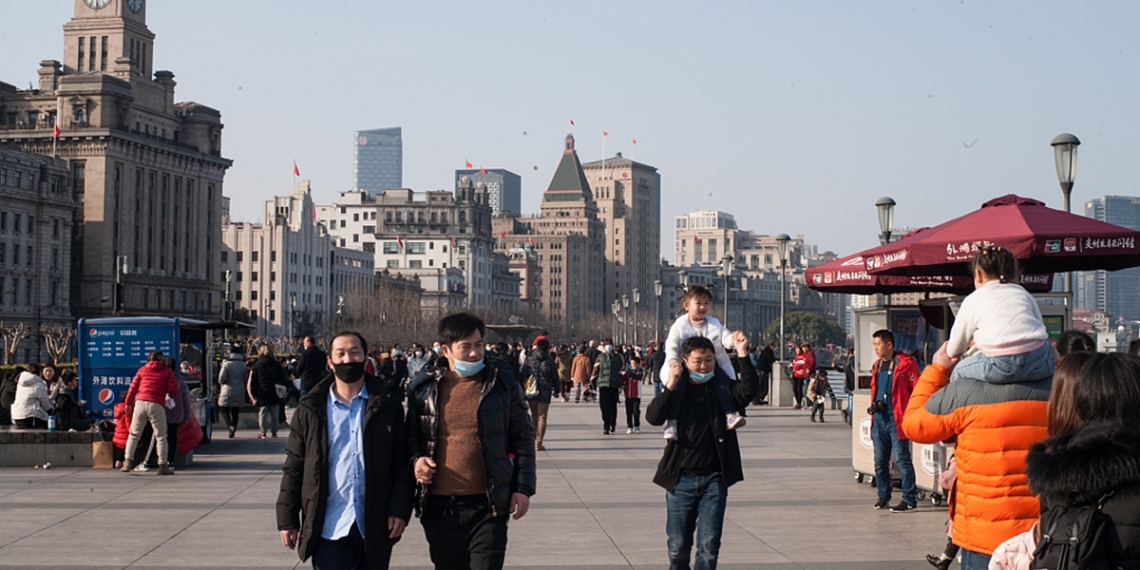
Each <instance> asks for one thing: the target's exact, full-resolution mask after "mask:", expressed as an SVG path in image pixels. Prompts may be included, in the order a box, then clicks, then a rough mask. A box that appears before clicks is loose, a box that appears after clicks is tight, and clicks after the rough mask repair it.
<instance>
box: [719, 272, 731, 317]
mask: <svg viewBox="0 0 1140 570" xmlns="http://www.w3.org/2000/svg"><path fill="white" fill-rule="evenodd" d="M720 269H721V273H723V274H724V321H723V322H721V325H723V326H724V328H725V330H728V278H729V276H730V275H732V256H731V255H726V256H724V257H723V258H721V260H720Z"/></svg>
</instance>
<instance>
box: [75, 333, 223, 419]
mask: <svg viewBox="0 0 1140 570" xmlns="http://www.w3.org/2000/svg"><path fill="white" fill-rule="evenodd" d="M207 327H208V325H207V323H205V322H202V321H197V320H193V319H181V318H178V317H174V318H166V317H119V318H107V319H80V320H79V328H78V331H79V365H78V368H79V369H78V374H79V390H80V397H81V398H83V399H86V400H87V402H88V405H89V406H90V407H91V410H92V411H94V412H95V413H96V414H98V415H99V416H100V417H101V418H104V419H110V418H113V417H114V413H115V412H114V409H115V404H118V403H119V402H120V401H122V395H123V394H125V393H126V391H127V389H128V388H130V385H131V380H133V379H134V377H135V373H136V372H138V369H139V368H140V367H142V365H143V364H146V359H147V356H148V355H150V353H152V352H154V351H156V350H158V351H161V352H162V354H164V355H166V356H168V357H171V358H174V360H175V362H176V363H181V362H182V361H183V360H189V361H191V364H193V365H194V366H195V367H196V368H200V367H201V366H202V364H203V363H202V362H198V361H200V360H202V359H203V358H204V354H205V351H204V344H205V341H206V330H204V329H205V328H207ZM191 383H192V384H197V383H199V382H197V381H192V382H191ZM205 384H206V385H207V386H208V383H205ZM191 388H194V386H193V385H192V386H191ZM208 402H209V399H208V398H207V399H205V400H204V402H203V404H205V405H202V406H199V405H196V406H195V413H196V414H197V415H199V416H201V417H199V418H198V420H199V422H200V423H202V425H203V430H204V431H206V430H209V428H208V427H206V426H209V425H210V422H209V418H210V410H209V409H208ZM196 404H197V402H196ZM207 434H208V431H207ZM207 441H208V436H207Z"/></svg>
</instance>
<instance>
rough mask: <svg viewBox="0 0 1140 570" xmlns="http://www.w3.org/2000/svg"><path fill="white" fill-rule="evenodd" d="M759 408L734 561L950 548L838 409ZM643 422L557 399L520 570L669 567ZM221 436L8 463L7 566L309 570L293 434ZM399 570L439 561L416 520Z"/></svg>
mask: <svg viewBox="0 0 1140 570" xmlns="http://www.w3.org/2000/svg"><path fill="white" fill-rule="evenodd" d="M647 403H648V402H643V404H647ZM622 410H624V405H623V406H622V407H620V408H619V412H620V413H619V415H623V414H624V412H623V411H622ZM749 411H750V412H751V415H750V417H749V418H748V425H747V426H745V427H744V428H743V429H742V434H741V448H742V449H741V451H742V454H743V460H744V473H745V480H744V481H742V482H741V483H738V484H736V485H734V486H733V487H731V489H730V491H729V500H728V511H727V515H726V520H725V529H724V539H723V543H722V547H721V555H720V567H721V568H724V569H727V570H743V569H760V570H784V569H817V570H825V569H826V570H830V569H841V568H842V569H868V570H869V569H876V570H885V569H893V568H900V569H902V568H907V569H925V568H929V567H930V566H929V565H928V564H927V563H926V562H925V560H924V559H923V557H924V555H925V554H927V553H937V552H940V551H941V550H942V547H943V546H944V545H945V540H946V539H945V534H944V531H945V521H946V509H945V507H941V508H936V507H934V506H933V505H931V504H930V502H929V501H927V502H923V503H920V504H919V509H918V512H913V513H906V514H892V513H890V512H888V511H876V510H874V509H872V508H871V505H872V504H873V503H874V502H875V491H874V489H873V488H872V487H871V486H870V485H867V484H858V483H856V482H855V480H854V477H853V473H852V470H851V452H850V449H851V443H850V441H851V439H850V428H848V427H847V426H846V425H844V424H843V423H842V422H841V421H840V419H841V418H840V417H839V414H838V412H834V411H830V410H829V411H828V417H829V421H828V423H826V424H813V423H810V422H809V421H808V418H807V415H806V413H803V412H799V411H792V410H790V409H769V408H766V407H762V408H755V407H753V408H750V409H749ZM623 417H624V415H623ZM621 425H624V421H623V420H620V419H619V426H621ZM642 430H643V433H642V434H641V435H625V433H624V427H622V428H621V431H620V432H619V433H618V434H617V435H611V436H603V435H602V432H601V421H600V414H599V412H598V408H597V405H596V404H573V403H569V404H564V403H555V404H553V405H552V406H551V409H550V427H549V428H548V431H547V438H546V439H547V441H546V447H547V451H545V452H540V453H539V459H538V495H536V496H535V497H534V498H533V501H532V503H531V509H530V513H529V514H527V516H526V517H524V518H523V519H521V520H519V521H514V522H513V523H512V524H511V531H510V542H509V545H508V549H507V550H508V551H507V567H508V568H542V569H544V570H556V569H560V568H566V569H570V568H600V569H611V568H612V569H618V568H635V569H638V570H640V569H651V568H654V569H656V568H662V569H663V568H667V567H668V562H667V560H666V548H665V497H664V490H662V489H661V488H659V487H657V486H656V485H654V484H653V483H652V482H651V479H652V476H653V471H654V468H655V467H656V465H657V460H658V459H659V458H660V455H661V449H662V447H663V443H664V442H663V440H662V438H661V431H660V429H658V428H654V427H651V426H648V425H643V426H642ZM215 433H218V434H221V435H222V439H216V440H215V441H214V443H212V444H210V445H205V446H201V447H199V448H198V451H197V455H196V457H195V464H194V466H193V467H190V468H187V469H183V470H180V471H179V472H178V474H177V475H175V476H173V477H163V478H160V477H157V476H156V475H154V474H153V473H144V474H130V475H125V474H122V473H119V472H118V471H110V470H93V469H51V470H48V471H44V470H36V469H0V568H21V569H34V568H82V569H85V570H86V569H91V570H95V569H104V568H106V569H112V568H115V569H118V568H132V569H152V568H153V569H158V568H162V569H169V568H198V569H214V568H217V569H221V568H294V567H300V568H308V567H309V565H308V564H299V563H298V561H297V557H296V555H295V553H293V552H292V551H288V550H286V549H285V548H284V547H282V546H281V543H280V539H279V538H278V534H277V530H276V525H275V519H274V502H275V501H276V498H277V489H278V485H279V482H280V466H281V459H282V455H283V451H282V450H283V447H284V443H285V440H284V437H285V436H286V435H287V433H288V432H287V431H283V432H282V436H283V437H282V438H281V439H277V440H273V439H266V440H258V439H256V435H257V434H256V431H254V430H246V431H239V432H238V437H237V438H236V439H233V440H229V439H225V434H224V430H216V431H215ZM895 498H896V499H897V498H898V494H897V491H896V495H895ZM392 566H393V567H396V568H425V569H426V568H430V567H431V561H430V559H429V557H428V554H427V546H426V542H425V541H424V538H423V531H422V529H421V527H420V525H419V523H418V522H416V521H413V522H412V523H411V524H409V526H408V532H407V533H406V534H405V535H404V539H403V541H401V542H400V543H399V544H398V545H397V546H396V549H395V552H394V555H393V560H392Z"/></svg>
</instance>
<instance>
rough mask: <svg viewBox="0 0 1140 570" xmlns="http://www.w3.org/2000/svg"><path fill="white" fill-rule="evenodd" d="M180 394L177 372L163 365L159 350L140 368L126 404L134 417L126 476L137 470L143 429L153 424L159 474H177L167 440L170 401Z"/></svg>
mask: <svg viewBox="0 0 1140 570" xmlns="http://www.w3.org/2000/svg"><path fill="white" fill-rule="evenodd" d="M179 390H180V388H179V386H178V380H176V379H175V378H174V371H173V370H171V369H169V368H167V367H166V365H165V364H163V354H162V352H160V351H157V350H156V351H154V352H152V353H150V355H149V356H148V357H147V362H146V364H144V365H143V366H142V368H139V371H138V373H137V374H135V378H134V380H132V381H131V387H130V389H128V390H127V397H126V399H125V400H124V402H125V403H126V408H127V412H128V413H129V414H130V416H131V435H130V437H129V438H127V447H126V450H125V452H124V456H125V459H124V461H123V469H122V471H123V472H124V473H129V472H130V471H131V470H132V469H134V467H135V450H136V448H137V447H138V444H139V438H141V437H142V433H143V427H144V426H145V425H146V423H148V422H149V423H150V426H151V429H153V430H154V440H155V444H156V445H155V449H156V451H157V453H158V474H159V475H173V474H174V472H173V471H171V470H170V465H169V464H168V461H169V457H170V454H169V451H168V449H167V445H168V440H167V438H166V434H167V425H166V398H167V397H170V398H175V397H178V392H179Z"/></svg>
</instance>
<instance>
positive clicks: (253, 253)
mask: <svg viewBox="0 0 1140 570" xmlns="http://www.w3.org/2000/svg"><path fill="white" fill-rule="evenodd" d="M258 253H260V252H257V251H251V252H249V258H250V261H253V262H254V263H257V258H258V255H257V254H258Z"/></svg>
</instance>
